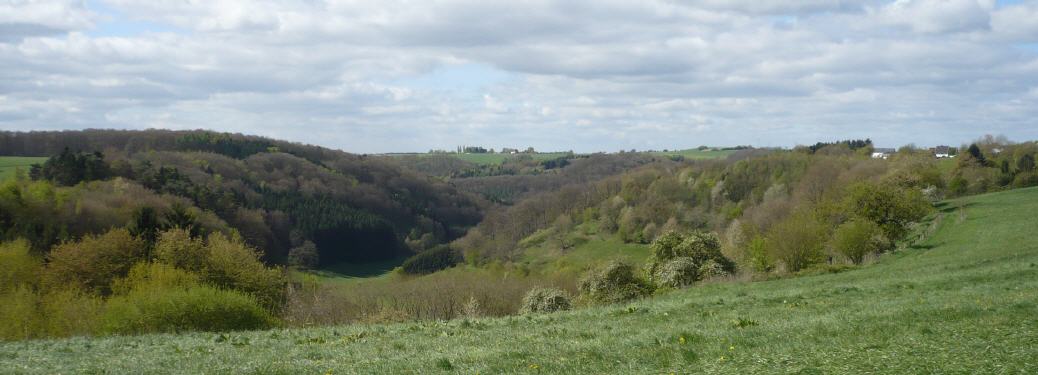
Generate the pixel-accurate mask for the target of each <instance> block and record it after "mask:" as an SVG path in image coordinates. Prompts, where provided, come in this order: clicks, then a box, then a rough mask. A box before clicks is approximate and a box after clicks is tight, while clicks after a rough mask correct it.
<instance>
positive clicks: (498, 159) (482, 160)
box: [389, 152, 568, 165]
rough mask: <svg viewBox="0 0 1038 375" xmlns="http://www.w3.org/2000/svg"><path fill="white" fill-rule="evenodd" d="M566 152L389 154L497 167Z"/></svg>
mask: <svg viewBox="0 0 1038 375" xmlns="http://www.w3.org/2000/svg"><path fill="white" fill-rule="evenodd" d="M567 154H568V153H566V152H545V153H535V154H454V153H451V154H418V153H415V154H389V155H390V156H419V157H422V156H430V155H448V156H453V157H456V158H458V159H461V160H464V161H467V162H469V163H473V164H479V165H495V164H501V163H504V162H505V160H509V159H518V158H522V157H530V158H533V159H534V160H549V159H555V158H558V157H561V156H566V155H567Z"/></svg>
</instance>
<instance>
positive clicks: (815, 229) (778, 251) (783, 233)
mask: <svg viewBox="0 0 1038 375" xmlns="http://www.w3.org/2000/svg"><path fill="white" fill-rule="evenodd" d="M827 232H828V227H826V225H825V224H824V223H822V222H821V221H820V220H818V218H817V217H815V215H814V214H813V213H812V212H810V211H806V210H800V211H797V212H794V213H793V214H792V215H791V216H790V217H788V218H786V219H785V220H783V221H781V222H779V223H777V224H775V226H773V227H771V229H770V230H769V231H768V237H767V240H766V241H767V249H768V253H769V258H771V259H776V260H780V261H782V263H784V264H785V265H786V271H789V272H797V271H800V270H801V269H803V268H805V267H807V266H809V265H811V264H814V263H817V262H820V261H822V260H823V257H824V253H823V252H822V250H823V248H824V246H825V242H826V240H827V238H826V235H827V234H828V233H827Z"/></svg>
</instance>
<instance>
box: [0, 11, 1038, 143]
mask: <svg viewBox="0 0 1038 375" xmlns="http://www.w3.org/2000/svg"><path fill="white" fill-rule="evenodd" d="M82 128H115V129H143V128H171V129H197V128H205V129H214V130H220V131H230V132H241V133H247V134H257V135H264V136H270V137H276V138H281V139H287V140H292V141H299V142H305V143H313V144H318V145H322V146H328V147H333V148H341V149H344V150H347V151H352V152H364V153H372V152H390V151H426V150H429V149H433V148H442V149H453V148H454V147H455V146H457V145H483V146H487V147H494V148H501V147H522V148H525V147H527V146H533V147H535V148H537V149H539V150H575V151H579V152H586V151H616V150H619V149H632V148H635V149H640V150H641V149H664V148H669V149H675V148H690V147H695V146H698V145H701V144H707V145H736V144H753V145H759V146H792V145H795V144H808V143H814V142H816V141H819V140H835V139H844V138H858V137H871V138H872V139H874V140H875V141H876V143H877V144H878V145H881V146H890V147H893V146H899V145H903V144H907V143H916V144H918V145H920V146H932V145H936V144H953V145H958V144H960V143H962V142H965V141H968V140H971V139H974V138H977V137H979V136H981V135H983V134H986V133H992V134H1004V135H1006V136H1008V137H1009V138H1010V139H1013V140H1033V139H1038V0H1024V1H1001V0H999V1H995V0H897V1H893V2H891V1H874V0H804V1H796V2H792V1H784V0H783V1H778V0H701V1H667V0H638V1H614V0H510V1H468V0H424V1H409V0H377V1H375V0H368V1H362V0H282V1H242V0H87V1H75V0H42V1H37V0H0V130H53V129H82Z"/></svg>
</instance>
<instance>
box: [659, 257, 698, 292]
mask: <svg viewBox="0 0 1038 375" xmlns="http://www.w3.org/2000/svg"><path fill="white" fill-rule="evenodd" d="M699 268H700V267H699V265H698V264H696V261H695V260H693V259H692V258H690V257H677V258H674V259H671V260H670V261H668V262H667V263H665V264H663V266H662V267H659V268H658V269H657V270H656V272H655V273H654V274H653V278H652V279H653V281H654V282H655V283H656V285H658V286H665V287H670V288H682V287H686V286H689V285H692V283H695V282H696V281H697V280H699Z"/></svg>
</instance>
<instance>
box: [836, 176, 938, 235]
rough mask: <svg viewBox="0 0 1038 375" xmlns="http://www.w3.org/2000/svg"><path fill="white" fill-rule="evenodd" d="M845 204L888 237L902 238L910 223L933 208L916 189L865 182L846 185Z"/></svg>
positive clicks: (848, 210)
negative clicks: (847, 186)
mask: <svg viewBox="0 0 1038 375" xmlns="http://www.w3.org/2000/svg"><path fill="white" fill-rule="evenodd" d="M844 204H845V207H846V208H847V212H852V213H854V214H855V215H857V216H859V217H862V218H865V219H868V220H871V221H872V222H874V223H876V224H877V225H879V226H880V228H882V229H883V235H884V236H886V237H887V239H889V240H891V241H897V240H900V239H901V238H903V237H904V235H905V234H906V233H907V232H908V224H909V223H912V222H915V221H919V219H922V218H923V217H925V216H926V215H927V214H929V213H930V211H932V210H933V205H932V204H930V202H929V201H928V200H927V199H926V198H925V197H924V196H923V193H922V191H920V190H919V189H912V188H908V189H905V188H900V187H898V186H895V185H890V184H873V183H868V182H862V183H858V184H855V185H852V186H851V187H850V188H848V194H847V199H846V201H845V202H844Z"/></svg>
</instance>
